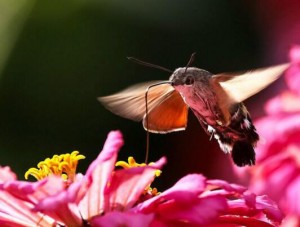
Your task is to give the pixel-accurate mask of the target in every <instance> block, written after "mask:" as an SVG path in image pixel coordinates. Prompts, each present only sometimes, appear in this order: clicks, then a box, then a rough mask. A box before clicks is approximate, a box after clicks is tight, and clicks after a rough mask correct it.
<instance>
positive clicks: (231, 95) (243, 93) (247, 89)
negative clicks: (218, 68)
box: [212, 63, 290, 103]
mask: <svg viewBox="0 0 300 227" xmlns="http://www.w3.org/2000/svg"><path fill="white" fill-rule="evenodd" d="M289 65H290V64H289V63H287V64H281V65H276V66H271V67H268V68H261V69H256V70H252V71H248V72H246V73H241V74H237V73H236V74H228V73H222V74H217V75H214V76H213V77H212V81H213V83H214V84H215V85H216V84H217V86H218V85H219V87H220V88H222V90H223V91H220V92H219V94H217V96H219V98H220V99H223V98H225V99H227V103H228V102H229V103H239V102H242V101H244V100H245V99H247V98H249V97H250V96H252V95H254V94H256V93H258V92H259V91H261V90H262V89H264V88H265V87H267V86H268V85H269V84H271V83H272V82H274V81H275V80H277V79H278V78H279V77H280V75H281V74H282V73H283V72H284V71H285V70H286V69H287V68H288V67H289ZM217 92H218V89H217ZM224 93H225V94H226V95H225V97H222V96H223V95H224Z"/></svg>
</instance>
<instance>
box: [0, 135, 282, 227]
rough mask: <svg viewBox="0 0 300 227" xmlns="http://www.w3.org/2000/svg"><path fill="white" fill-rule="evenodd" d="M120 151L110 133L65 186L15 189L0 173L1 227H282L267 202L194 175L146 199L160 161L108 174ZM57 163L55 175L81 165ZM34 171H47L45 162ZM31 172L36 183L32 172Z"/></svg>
mask: <svg viewBox="0 0 300 227" xmlns="http://www.w3.org/2000/svg"><path fill="white" fill-rule="evenodd" d="M122 144H123V140H122V136H121V134H120V132H118V131H115V132H111V133H110V134H109V135H108V138H107V140H106V142H105V145H104V147H103V150H102V152H101V153H100V154H99V156H98V157H97V159H96V160H95V161H94V162H93V163H92V164H91V165H90V167H89V168H88V170H87V172H86V174H85V175H80V174H77V175H73V172H72V171H71V173H72V174H71V176H72V181H71V180H70V179H71V178H70V177H68V178H67V180H66V179H63V178H62V177H59V176H55V175H51V176H48V177H46V178H44V179H42V180H40V181H38V182H34V183H31V182H24V181H18V180H16V177H15V175H14V174H13V173H12V172H11V171H10V169H9V168H7V167H5V168H0V224H1V225H2V226H37V225H38V226H56V225H59V226H85V225H87V224H88V225H90V226H102V227H105V226H109V227H110V226H112V227H113V226H133V227H134V226H138V227H140V226H141V227H143V226H151V227H156V226H199V225H210V224H214V225H217V224H218V225H219V224H228V223H229V224H237V223H240V224H247V223H248V224H249V223H254V224H262V223H263V224H265V226H272V225H277V224H278V223H280V222H281V219H282V215H281V213H280V211H279V210H278V208H277V206H276V205H275V204H274V203H273V202H272V201H270V200H269V199H267V198H266V197H260V196H255V195H254V194H252V193H250V192H248V191H247V190H246V189H245V188H244V187H241V186H238V185H234V184H228V183H227V182H225V181H220V180H207V179H206V178H205V177H204V176H202V175H201V174H190V175H187V176H186V177H183V178H182V179H180V180H179V181H178V182H177V183H176V184H175V185H174V186H173V187H171V188H169V189H168V190H166V191H164V192H162V193H160V194H158V195H156V196H150V195H149V194H148V195H147V194H146V195H145V194H144V192H145V189H147V188H149V185H150V184H151V182H152V181H153V179H154V178H155V173H156V171H157V170H159V169H160V168H161V167H162V165H163V164H164V163H165V162H166V161H165V159H164V158H162V159H160V160H159V161H158V162H156V163H153V164H151V165H146V166H138V165H137V166H134V167H132V168H127V169H121V170H114V169H115V162H116V158H117V154H118V151H119V149H120V147H121V146H122ZM63 157H64V158H63V162H62V163H63V164H62V165H59V166H56V167H57V168H56V167H55V168H54V171H60V169H64V168H65V169H67V170H68V169H69V170H70V168H69V167H70V166H76V165H77V160H79V159H81V158H82V156H77V153H72V154H71V155H67V156H63ZM60 158H61V156H55V159H60ZM49 160H50V159H49ZM74 160H75V161H74ZM51 162H53V160H51ZM39 166H43V168H44V169H46V170H47V171H48V170H49V169H47V165H46V164H45V162H41V163H40V164H39ZM67 170H66V172H67ZM31 172H32V173H33V174H36V175H37V176H39V173H38V172H37V170H31Z"/></svg>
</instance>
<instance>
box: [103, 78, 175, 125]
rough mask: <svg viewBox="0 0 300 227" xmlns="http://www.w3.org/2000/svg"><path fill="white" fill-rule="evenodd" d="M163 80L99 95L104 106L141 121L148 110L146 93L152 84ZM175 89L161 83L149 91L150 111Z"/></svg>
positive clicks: (118, 113)
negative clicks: (107, 94)
mask: <svg viewBox="0 0 300 227" xmlns="http://www.w3.org/2000/svg"><path fill="white" fill-rule="evenodd" d="M158 82H162V81H150V82H145V83H140V84H136V85H133V86H130V87H128V88H127V89H125V90H123V91H120V92H118V93H116V94H113V95H109V96H104V97H98V98H97V99H98V100H99V101H100V102H101V103H102V104H103V105H104V107H105V108H106V109H108V110H110V111H111V112H113V113H114V114H116V115H119V116H121V117H124V118H128V119H131V120H134V121H141V120H142V119H143V117H144V115H145V112H146V104H145V94H146V91H147V89H148V87H149V86H150V85H153V84H155V83H158ZM172 91H174V88H173V87H172V86H171V85H170V84H161V85H158V86H155V87H152V88H151V89H149V91H148V111H151V110H152V109H153V107H154V106H156V105H157V104H158V103H160V102H161V100H163V99H164V97H165V96H167V95H168V94H169V93H170V92H172Z"/></svg>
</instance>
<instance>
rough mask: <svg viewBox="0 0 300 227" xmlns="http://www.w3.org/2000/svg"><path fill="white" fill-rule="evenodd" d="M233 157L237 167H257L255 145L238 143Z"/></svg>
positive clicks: (232, 152) (234, 146)
mask: <svg viewBox="0 0 300 227" xmlns="http://www.w3.org/2000/svg"><path fill="white" fill-rule="evenodd" d="M231 156H232V159H233V162H234V163H235V164H236V165H237V166H245V165H249V166H252V165H255V151H254V148H253V145H252V144H251V143H249V142H247V141H236V142H235V143H234V145H233V148H232V151H231Z"/></svg>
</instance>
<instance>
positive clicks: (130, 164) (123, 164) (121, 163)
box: [116, 157, 161, 177]
mask: <svg viewBox="0 0 300 227" xmlns="http://www.w3.org/2000/svg"><path fill="white" fill-rule="evenodd" d="M153 164H154V162H150V163H149V164H148V165H149V166H151V165H153ZM146 165H147V164H146V163H140V164H139V163H137V162H136V161H135V160H134V158H133V157H128V163H127V162H125V161H118V162H117V163H116V166H120V167H123V168H124V169H129V168H132V167H140V166H146ZM160 174H161V171H160V170H155V176H156V177H159V176H160Z"/></svg>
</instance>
